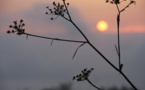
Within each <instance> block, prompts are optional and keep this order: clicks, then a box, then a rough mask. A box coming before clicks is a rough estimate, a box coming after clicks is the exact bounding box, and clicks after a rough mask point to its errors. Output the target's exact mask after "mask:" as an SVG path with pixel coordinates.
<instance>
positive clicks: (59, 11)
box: [46, 0, 69, 20]
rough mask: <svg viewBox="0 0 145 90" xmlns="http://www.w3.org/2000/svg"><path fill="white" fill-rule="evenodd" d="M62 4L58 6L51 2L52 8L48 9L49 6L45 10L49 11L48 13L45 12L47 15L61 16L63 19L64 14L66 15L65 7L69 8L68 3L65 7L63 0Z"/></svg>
mask: <svg viewBox="0 0 145 90" xmlns="http://www.w3.org/2000/svg"><path fill="white" fill-rule="evenodd" d="M63 2H64V4H60V3H56V2H53V3H52V4H53V8H50V7H49V6H47V7H46V8H47V9H48V10H49V13H48V12H46V14H47V15H56V16H57V17H58V16H62V17H64V15H65V14H67V9H66V8H67V6H69V3H67V4H66V5H65V0H63ZM54 19H56V18H53V17H52V18H51V20H54Z"/></svg>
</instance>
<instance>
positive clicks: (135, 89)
mask: <svg viewBox="0 0 145 90" xmlns="http://www.w3.org/2000/svg"><path fill="white" fill-rule="evenodd" d="M120 73H121V75H122V76H123V77H124V78H125V79H126V81H127V82H128V83H129V84H130V85H131V86H132V87H133V88H134V90H138V89H137V88H136V87H135V86H134V84H133V83H132V82H131V81H130V80H129V79H128V77H127V76H126V75H125V74H124V73H123V72H122V71H120Z"/></svg>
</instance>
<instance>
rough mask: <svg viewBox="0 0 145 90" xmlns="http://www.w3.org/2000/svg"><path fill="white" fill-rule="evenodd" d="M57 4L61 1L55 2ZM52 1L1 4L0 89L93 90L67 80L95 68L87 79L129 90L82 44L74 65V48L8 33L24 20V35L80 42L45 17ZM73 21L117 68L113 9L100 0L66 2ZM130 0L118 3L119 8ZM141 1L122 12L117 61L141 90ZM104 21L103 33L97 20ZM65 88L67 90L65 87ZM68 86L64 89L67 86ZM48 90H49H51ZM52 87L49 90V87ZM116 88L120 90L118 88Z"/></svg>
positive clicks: (144, 29) (144, 20) (4, 0)
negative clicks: (14, 22)
mask: <svg viewBox="0 0 145 90" xmlns="http://www.w3.org/2000/svg"><path fill="white" fill-rule="evenodd" d="M55 1H56V2H60V3H62V1H61V0H55ZM52 2H53V0H0V90H23V89H25V90H62V89H61V88H67V89H63V90H70V89H73V90H95V89H94V88H93V87H92V86H91V85H90V84H88V83H87V82H85V81H84V82H76V81H72V78H73V76H75V75H77V74H79V73H80V72H81V71H82V70H83V69H84V68H95V69H94V71H93V72H92V73H91V75H90V77H89V78H90V80H91V81H92V82H93V83H94V84H95V85H97V86H99V87H104V88H115V89H109V90H130V89H122V88H123V87H125V88H130V85H129V84H128V83H127V82H126V81H125V79H124V78H123V77H122V76H121V75H120V74H119V73H118V72H116V71H115V70H114V69H113V68H112V67H110V66H109V65H108V64H107V63H106V62H105V61H104V60H103V59H102V58H101V57H100V56H99V55H98V54H97V53H96V52H95V51H94V50H93V49H92V48H90V47H89V46H88V45H87V44H86V45H84V46H83V47H81V48H80V49H79V50H78V52H77V54H76V56H75V58H74V60H72V56H73V54H74V52H75V50H76V48H77V47H78V46H79V45H80V44H78V43H68V42H60V41H53V45H52V46H51V45H50V44H51V40H45V39H40V38H35V37H28V40H26V36H23V35H22V36H18V35H15V34H10V35H9V34H7V33H6V32H7V30H9V25H11V24H13V21H15V20H17V21H19V20H20V19H23V20H24V22H25V24H26V26H25V29H26V32H27V33H31V34H36V35H42V36H48V37H53V38H63V39H73V40H84V38H83V37H82V36H81V34H80V33H79V32H78V31H77V29H76V28H75V27H74V26H73V25H72V24H71V23H69V22H68V21H66V20H64V19H63V18H61V17H59V18H57V19H56V20H54V21H51V20H50V18H51V17H52V16H48V15H45V12H46V11H47V9H46V6H50V7H51V6H52ZM66 2H69V3H70V5H69V8H68V9H69V11H70V14H71V16H72V19H73V20H74V22H75V23H76V24H77V25H78V27H79V28H80V29H81V30H82V31H83V32H84V34H85V35H86V36H87V37H88V39H89V40H90V41H91V43H93V45H94V46H96V48H97V49H98V50H100V51H101V52H102V53H103V54H104V55H105V56H106V57H107V58H108V59H109V60H110V61H111V62H112V63H113V64H115V65H116V66H117V65H118V57H117V53H116V50H115V45H116V44H117V35H116V28H117V27H116V25H117V24H116V16H117V9H116V6H115V5H112V4H108V3H105V0H93V1H89V0H79V1H76V0H66ZM129 2H130V0H127V1H126V2H122V3H121V5H119V7H120V8H123V7H124V6H126V5H127V4H128V3H129ZM144 4H145V1H144V0H137V1H136V4H135V5H131V6H130V7H129V8H127V9H126V10H125V11H124V12H123V13H121V23H120V24H121V26H120V30H121V55H122V57H121V59H122V61H121V62H122V63H123V64H124V67H123V71H124V72H125V74H126V75H127V76H128V78H129V79H130V80H131V81H132V82H133V83H134V85H136V87H137V88H138V89H140V90H144V89H145V86H144V83H145V71H144V68H145V47H144V46H145V17H144V16H145V11H144V8H145V6H144ZM102 20H103V21H106V22H107V23H108V29H107V30H106V31H105V32H100V31H99V30H98V29H97V28H96V24H97V23H98V22H99V21H102ZM65 85H66V86H65ZM67 85H68V86H67ZM51 87H52V88H51ZM53 87H54V88H53ZM117 88H119V89H117Z"/></svg>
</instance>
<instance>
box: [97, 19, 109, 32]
mask: <svg viewBox="0 0 145 90" xmlns="http://www.w3.org/2000/svg"><path fill="white" fill-rule="evenodd" d="M97 28H98V30H99V31H102V32H103V31H106V30H107V29H108V24H107V22H105V21H99V22H98V24H97Z"/></svg>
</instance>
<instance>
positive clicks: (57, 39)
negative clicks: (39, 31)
mask: <svg viewBox="0 0 145 90" xmlns="http://www.w3.org/2000/svg"><path fill="white" fill-rule="evenodd" d="M23 35H27V36H33V37H38V38H43V39H50V40H56V41H64V42H75V43H87V42H86V41H76V40H68V39H59V38H51V37H44V36H38V35H34V34H29V33H23Z"/></svg>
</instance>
